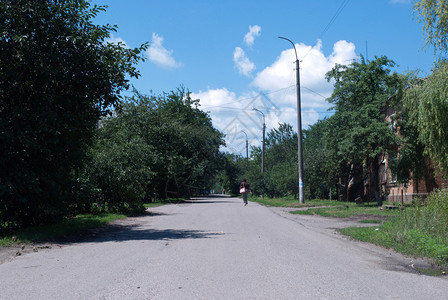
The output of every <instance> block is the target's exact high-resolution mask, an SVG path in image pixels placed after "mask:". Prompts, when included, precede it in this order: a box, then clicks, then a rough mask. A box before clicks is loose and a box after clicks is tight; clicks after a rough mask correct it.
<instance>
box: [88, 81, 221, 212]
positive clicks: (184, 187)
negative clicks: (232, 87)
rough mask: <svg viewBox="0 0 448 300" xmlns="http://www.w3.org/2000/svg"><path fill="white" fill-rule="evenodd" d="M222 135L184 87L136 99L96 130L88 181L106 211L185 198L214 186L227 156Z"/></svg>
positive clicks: (138, 96)
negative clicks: (225, 155)
mask: <svg viewBox="0 0 448 300" xmlns="http://www.w3.org/2000/svg"><path fill="white" fill-rule="evenodd" d="M222 144H223V135H222V134H221V133H220V132H219V131H217V130H216V129H215V128H214V127H213V126H212V123H211V119H210V117H209V116H208V114H207V113H205V112H203V111H202V110H200V109H199V101H198V100H192V99H191V98H190V95H189V93H186V92H185V91H184V90H183V89H178V90H177V91H172V92H171V93H169V94H163V95H160V96H145V95H140V94H138V93H135V95H134V97H132V98H128V99H127V101H126V102H124V103H122V104H120V105H119V106H118V107H117V110H116V113H115V114H114V116H112V117H109V118H107V119H104V120H103V121H102V122H101V126H100V128H99V129H98V133H97V141H96V146H95V148H94V149H93V151H92V155H93V158H92V163H91V164H90V165H89V167H88V173H89V178H90V179H91V181H92V182H94V183H95V185H96V186H97V187H98V188H99V196H100V199H101V201H102V204H104V203H105V202H107V203H108V209H109V210H113V211H123V210H126V209H137V208H138V207H139V206H140V207H141V204H142V202H143V201H147V202H151V201H153V200H156V199H164V198H167V197H186V196H189V195H190V192H191V191H195V192H197V191H198V190H200V189H203V188H205V187H208V186H210V185H211V184H212V183H213V180H214V179H215V176H214V175H215V174H216V172H217V170H218V168H221V167H222V166H221V165H222V162H223V158H222V157H221V154H220V153H219V147H220V146H221V145H222Z"/></svg>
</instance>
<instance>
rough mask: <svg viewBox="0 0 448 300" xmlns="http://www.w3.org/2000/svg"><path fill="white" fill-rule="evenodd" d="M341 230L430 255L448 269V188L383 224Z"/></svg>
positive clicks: (407, 250) (423, 255) (425, 255)
mask: <svg viewBox="0 0 448 300" xmlns="http://www.w3.org/2000/svg"><path fill="white" fill-rule="evenodd" d="M340 232H341V233H342V234H345V235H348V236H350V237H352V238H354V239H357V240H360V241H364V242H369V243H373V244H376V245H379V246H382V247H386V248H392V249H394V250H396V251H398V252H401V253H403V254H408V255H412V256H416V257H427V258H430V259H432V260H433V261H434V262H435V263H436V264H438V265H440V266H442V267H443V268H444V269H448V191H437V192H435V193H432V194H430V195H429V197H428V199H427V200H426V201H425V203H423V202H419V201H416V203H414V205H413V206H412V207H406V209H404V210H401V211H399V214H398V215H397V217H396V218H393V219H390V220H389V221H388V222H385V223H384V224H383V225H381V226H378V227H373V228H355V227H350V228H346V229H341V230H340Z"/></svg>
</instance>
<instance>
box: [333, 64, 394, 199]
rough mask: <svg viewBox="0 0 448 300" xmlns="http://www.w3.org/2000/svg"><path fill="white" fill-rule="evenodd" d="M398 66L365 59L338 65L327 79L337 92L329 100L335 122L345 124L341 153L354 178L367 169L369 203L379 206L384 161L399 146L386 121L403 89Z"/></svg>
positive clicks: (341, 139) (339, 145) (341, 135)
mask: <svg viewBox="0 0 448 300" xmlns="http://www.w3.org/2000/svg"><path fill="white" fill-rule="evenodd" d="M394 65H395V63H394V62H393V61H391V60H389V59H387V57H385V56H382V57H376V58H375V60H372V61H370V62H367V61H366V60H365V59H364V58H363V57H361V61H360V62H354V63H352V64H350V65H349V66H345V65H336V66H335V67H334V68H333V69H332V70H331V71H330V72H328V73H327V75H326V77H327V80H328V81H330V80H334V91H333V94H332V95H331V97H330V98H329V99H328V101H329V102H330V103H333V104H334V105H335V106H334V108H335V110H336V113H335V116H334V118H339V119H342V120H344V122H338V124H340V125H341V127H340V128H338V130H339V131H340V132H339V136H340V139H339V140H338V141H337V149H338V152H339V153H340V154H344V155H345V157H346V159H348V163H349V164H350V166H349V168H350V170H353V172H351V173H352V174H351V176H352V178H353V174H354V173H357V170H359V167H360V166H361V165H362V164H363V163H365V164H366V165H367V169H368V174H367V175H368V178H369V194H368V199H369V200H370V199H372V198H374V199H376V201H377V203H378V205H381V199H380V193H379V165H380V161H381V160H380V158H381V157H382V155H383V154H384V153H385V152H386V151H387V149H389V148H390V147H391V146H392V145H394V144H396V136H395V134H394V132H393V131H392V130H391V129H390V127H389V124H388V123H387V122H386V119H385V111H386V108H387V107H388V106H390V105H391V103H390V101H389V100H390V97H391V96H392V95H394V94H396V93H397V92H398V91H399V89H400V86H401V81H400V77H399V76H398V74H396V73H392V72H391V70H390V68H391V67H393V66H394ZM348 182H349V180H347V181H346V185H347V187H348Z"/></svg>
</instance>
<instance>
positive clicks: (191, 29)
mask: <svg viewBox="0 0 448 300" xmlns="http://www.w3.org/2000/svg"><path fill="white" fill-rule="evenodd" d="M93 3H95V4H101V5H104V4H105V5H108V6H109V7H108V9H107V10H106V12H103V13H101V14H100V15H99V16H98V17H97V19H96V20H95V22H96V23H98V24H117V25H118V27H119V28H118V31H117V32H116V33H114V34H113V36H112V37H111V41H114V42H118V41H120V42H122V43H124V44H125V45H127V46H129V47H131V48H132V47H138V46H139V45H141V44H142V43H144V42H149V44H150V47H149V49H148V50H147V53H146V57H147V58H148V59H147V61H146V62H143V63H141V64H140V65H139V66H138V67H139V70H140V71H141V75H142V76H141V77H140V78H139V79H138V80H133V81H132V83H133V84H134V86H135V87H136V88H137V89H138V90H139V91H140V92H142V93H146V94H149V93H151V92H153V93H155V94H160V93H163V92H169V91H171V90H175V89H177V88H178V87H180V86H184V87H185V88H186V89H188V90H189V91H190V92H191V93H192V96H193V98H196V99H200V103H201V108H202V109H204V110H205V111H207V112H209V113H210V116H211V117H212V120H213V124H214V126H215V127H216V128H218V129H219V130H221V131H223V132H224V133H225V134H226V143H227V145H228V147H227V149H224V150H227V151H229V152H236V153H245V139H246V136H245V134H244V133H243V132H242V131H244V132H245V133H246V134H247V138H248V140H249V144H250V145H255V146H259V145H260V143H261V136H262V130H261V129H262V122H263V120H265V123H266V128H267V131H269V130H271V129H273V128H276V127H277V126H278V124H279V123H289V124H291V125H293V127H294V129H297V96H296V76H295V52H294V49H293V47H292V44H290V43H289V42H288V41H285V40H282V39H279V38H278V36H283V37H286V38H288V39H290V40H292V41H293V42H294V44H295V47H296V50H297V55H298V57H299V60H300V82H301V100H302V101H301V102H302V126H303V128H307V126H309V125H310V124H313V123H315V122H316V121H317V120H318V119H323V118H325V117H326V116H329V115H331V111H329V110H328V109H329V108H331V106H330V105H329V104H328V102H327V101H326V98H327V97H329V96H330V95H331V93H332V88H333V86H332V83H331V82H330V83H328V82H327V81H326V80H325V74H326V72H328V71H329V70H331V68H332V67H333V66H334V65H335V64H336V63H338V64H350V63H351V62H353V61H354V60H357V59H359V56H360V55H363V56H364V57H367V59H373V58H374V57H375V56H381V55H386V56H387V57H388V58H389V59H392V60H394V61H395V62H396V63H397V64H398V66H397V68H395V70H394V71H396V72H398V73H403V72H407V71H410V70H415V69H419V70H421V71H423V73H424V72H429V71H430V69H431V66H432V62H433V52H432V51H431V50H430V49H429V50H426V51H425V49H424V41H423V36H422V29H421V24H419V23H418V21H417V20H416V19H415V17H414V16H413V14H412V3H411V1H410V0H375V1H372V0H315V1H309V0H277V1H270V0H257V1H251V0H239V1H236V0H226V1H218V0H164V1H161V0H159V1H155V0H128V1H124V0H94V1H93ZM254 107H255V108H256V109H258V111H255V110H253V108H254ZM259 111H260V112H259Z"/></svg>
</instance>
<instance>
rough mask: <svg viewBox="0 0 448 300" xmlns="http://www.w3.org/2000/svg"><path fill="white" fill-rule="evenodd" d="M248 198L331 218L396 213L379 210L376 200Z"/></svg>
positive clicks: (261, 202) (302, 212)
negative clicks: (300, 201)
mask: <svg viewBox="0 0 448 300" xmlns="http://www.w3.org/2000/svg"><path fill="white" fill-rule="evenodd" d="M249 200H250V201H254V202H257V203H260V204H263V205H266V206H275V207H293V208H301V210H296V211H291V213H292V214H298V215H319V216H323V217H333V218H347V217H352V216H358V215H362V216H364V217H368V216H395V215H397V211H395V210H380V209H379V208H378V207H377V206H376V202H375V203H373V202H372V203H365V204H356V203H353V202H348V203H347V202H341V201H335V200H322V199H313V200H307V201H306V202H305V203H304V204H300V203H299V201H298V200H297V199H292V198H258V197H254V196H252V197H250V198H249ZM387 204H389V203H387ZM391 204H392V203H391ZM304 209H306V210H304Z"/></svg>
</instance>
